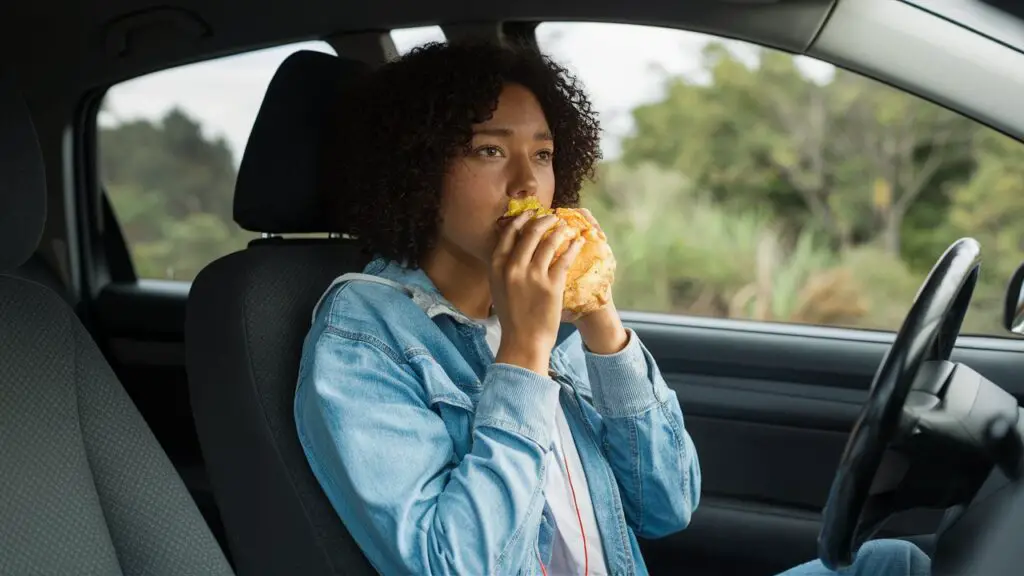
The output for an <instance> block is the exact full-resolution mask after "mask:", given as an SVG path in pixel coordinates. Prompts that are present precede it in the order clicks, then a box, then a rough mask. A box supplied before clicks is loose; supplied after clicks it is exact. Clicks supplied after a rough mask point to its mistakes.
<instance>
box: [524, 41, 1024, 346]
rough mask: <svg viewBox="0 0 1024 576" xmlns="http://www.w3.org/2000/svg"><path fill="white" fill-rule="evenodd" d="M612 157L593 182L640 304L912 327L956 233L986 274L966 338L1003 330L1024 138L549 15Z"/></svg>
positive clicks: (711, 46) (550, 49)
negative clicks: (979, 254)
mask: <svg viewBox="0 0 1024 576" xmlns="http://www.w3.org/2000/svg"><path fill="white" fill-rule="evenodd" d="M537 40H538V43H539V45H540V47H541V49H542V50H544V51H545V52H547V53H549V54H550V55H552V56H553V57H554V58H555V59H556V60H558V61H560V62H561V63H563V64H564V65H566V66H568V67H569V68H570V69H571V70H573V71H574V72H575V73H576V74H578V77H579V79H580V80H581V81H582V83H583V84H584V85H585V86H586V87H587V89H588V91H589V93H590V95H591V98H592V100H593V102H594V105H595V107H596V109H597V110H598V112H599V113H600V115H601V120H602V123H603V125H604V127H605V133H604V139H603V142H602V148H603V150H604V153H605V159H604V160H603V162H602V164H601V166H600V167H599V170H598V178H597V180H596V182H595V183H594V184H588V185H587V188H586V190H584V192H583V199H584V200H583V202H584V205H585V206H587V207H589V208H590V209H591V210H592V211H593V212H594V213H595V215H597V217H598V218H599V219H600V220H601V222H602V225H603V227H604V228H606V229H607V231H608V234H609V237H610V239H611V241H612V244H613V248H614V249H615V252H616V256H617V258H618V261H619V269H618V270H619V272H618V279H617V282H616V292H615V298H616V303H617V304H618V305H619V307H620V308H621V309H624V310H636V311H650V312H661V313H671V314H689V315H700V316H713V317H722V318H742V319H754V320H767V321H777V322H796V323H807V324H819V325H833V326H847V327H861V328H869V329H883V330H894V329H897V328H898V327H899V325H900V323H901V322H902V320H903V318H904V316H905V314H906V312H907V310H908V309H909V306H910V303H911V301H912V300H913V298H914V296H915V294H916V292H917V289H918V288H919V286H920V285H921V283H922V282H923V281H924V278H925V275H926V274H927V272H928V271H929V270H930V268H931V266H932V265H933V264H934V263H935V261H936V260H937V259H938V258H939V256H940V255H941V254H942V252H943V251H944V250H945V249H946V248H947V247H948V246H949V245H950V244H951V243H952V242H953V241H955V240H956V239H958V238H961V237H964V236H972V237H974V238H976V239H978V240H979V241H980V242H981V245H982V251H983V255H984V262H985V264H984V266H983V268H982V273H981V277H980V281H979V285H978V287H977V289H976V290H975V296H974V302H973V304H972V309H971V311H970V313H969V315H968V317H967V319H966V321H965V326H964V332H965V333H975V334H992V335H1003V334H1004V332H1003V330H1002V327H1001V306H1002V304H1001V302H1002V295H1003V289H1004V287H1005V285H1006V282H1007V281H1008V280H1009V278H1010V276H1011V273H1012V271H1013V270H1014V269H1015V268H1016V267H1017V266H1018V265H1019V264H1020V263H1021V261H1022V260H1024V234H1022V233H1021V230H1024V147H1022V145H1021V143H1020V142H1017V141H1015V140H1012V139H1010V138H1007V137H1005V136H1003V135H1001V134H999V133H997V132H995V131H993V130H991V129H988V128H986V127H984V126H981V125H980V124H978V123H976V122H974V121H972V120H969V119H966V118H964V117H962V116H959V115H957V114H955V113H953V112H950V111H948V110H945V109H943V108H940V107H938V106H936V105H934V104H931V103H929V102H927V101H925V100H923V99H920V98H917V97H915V96H911V95H908V94H906V93H903V92H901V91H899V90H897V89H894V88H892V87H889V86H887V85H884V84H881V83H879V82H876V81H873V80H870V79H867V78H865V77H862V76H859V75H857V74H854V73H851V72H848V71H846V70H842V69H837V68H835V67H833V66H831V65H829V64H826V63H823V62H819V61H814V60H812V59H809V58H806V57H801V56H792V55H789V54H786V53H783V52H780V51H776V50H771V49H766V48H761V47H757V46H753V45H750V44H745V43H742V42H737V41H732V40H724V39H720V38H716V37H712V36H707V35H703V34H697V33H693V32H686V31H680V30H670V29H658V28H651V27H644V26H633V25H617V24H597V23H545V24H542V25H541V26H539V27H538V29H537Z"/></svg>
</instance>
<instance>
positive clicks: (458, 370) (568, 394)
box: [295, 259, 701, 576]
mask: <svg viewBox="0 0 1024 576" xmlns="http://www.w3.org/2000/svg"><path fill="white" fill-rule="evenodd" d="M484 333H485V329H484V328H483V327H482V326H481V325H480V324H478V323H476V322H474V321H472V320H471V319H469V318H467V317H466V316H464V315H463V314H461V313H460V312H458V311H457V310H456V309H455V308H454V307H453V306H452V305H451V304H450V303H448V302H447V301H446V300H445V299H444V298H443V297H442V296H441V294H440V293H439V292H438V291H437V289H436V288H435V287H434V286H433V284H432V283H431V282H430V280H429V278H427V276H426V275H425V274H424V273H423V272H422V271H420V270H414V269H408V268H404V267H402V266H401V265H399V264H397V263H395V262H388V261H385V260H382V259H377V260H374V261H372V262H371V263H370V264H369V265H368V266H367V267H366V269H365V270H364V273H363V274H349V275H345V276H342V277H341V278H339V279H337V280H336V281H335V282H334V283H333V284H332V285H331V287H330V288H329V289H328V290H327V291H326V292H325V294H324V296H323V297H322V298H321V300H320V302H319V303H318V304H317V307H316V309H315V310H314V312H313V324H312V328H311V329H310V331H309V334H308V335H307V337H306V341H305V345H304V347H303V352H302V360H301V367H300V372H299V381H298V387H297V389H296V393H295V421H296V427H297V429H298V434H299V440H300V442H301V444H302V447H303V450H304V451H305V454H306V458H307V459H308V461H309V464H310V467H311V468H312V471H313V473H314V474H315V475H316V477H317V479H318V481H319V482H320V485H321V486H322V487H323V489H324V491H325V493H326V494H327V496H328V498H329V499H330V501H331V503H332V504H333V506H334V508H335V509H336V510H337V512H338V515H339V516H340V517H341V520H342V521H343V522H344V524H345V526H346V528H347V529H348V531H349V532H350V533H351V534H352V536H353V538H354V539H355V540H356V542H357V543H358V544H359V546H360V548H361V549H362V550H363V552H364V554H365V555H366V557H367V559H369V561H370V562H371V563H372V564H373V566H374V567H375V568H376V569H377V571H378V572H380V573H382V574H385V575H391V574H395V575H399V574H401V575H405V574H417V575H420V574H422V575H436V574H458V575H485V574H496V575H501V576H505V575H509V576H511V575H516V574H519V575H537V574H541V566H540V562H541V561H543V562H544V564H545V565H546V564H547V563H548V560H549V558H550V554H551V549H552V538H553V532H552V524H551V521H550V515H549V509H548V508H547V506H546V503H545V498H544V493H543V490H542V488H543V479H544V475H545V471H546V469H547V468H548V467H549V466H553V465H555V463H554V461H553V456H552V455H551V453H550V447H551V445H552V441H553V434H554V429H555V423H554V419H555V410H557V409H559V405H561V407H562V408H564V409H565V411H566V418H567V420H568V422H569V426H570V429H571V430H572V433H573V437H574V439H575V442H576V446H577V450H578V451H579V454H580V459H581V461H582V463H583V468H584V471H585V473H586V475H587V481H588V483H589V486H590V493H591V499H592V501H593V505H594V512H595V514H596V517H597V522H598V528H599V531H600V538H601V542H602V543H603V545H604V552H605V559H606V562H607V566H608V570H609V572H610V573H611V574H613V575H616V576H618V575H623V576H625V575H644V574H647V570H646V567H645V566H644V562H643V558H642V557H641V555H640V549H639V546H638V544H637V540H636V537H635V536H634V534H636V535H639V536H641V537H645V538H658V537H662V536H665V535H668V534H671V533H673V532H677V531H679V530H682V529H683V528H685V527H686V525H687V524H688V523H689V521H690V515H691V514H692V512H693V510H694V509H695V508H696V507H697V503H698V500H699V497H700V483H701V476H700V467H699V465H698V463H697V454H696V451H695V448H694V445H693V441H692V440H691V439H690V436H689V434H688V433H687V431H686V429H685V428H684V426H683V414H682V411H681V410H680V407H679V402H678V400H677V398H676V394H675V393H674V392H673V391H672V390H671V389H669V388H668V387H667V386H666V384H665V381H664V380H663V379H662V377H661V374H660V373H659V370H658V366H657V365H656V364H655V362H654V359H653V358H652V357H651V355H650V353H649V352H648V351H647V349H646V348H644V346H643V344H642V343H641V342H640V340H639V339H638V337H637V335H636V334H635V333H633V332H632V331H630V340H629V344H628V345H627V346H626V348H625V349H624V350H622V351H621V352H618V353H616V354H612V355H597V354H593V353H590V352H588V351H586V350H585V349H584V346H583V345H582V342H581V339H580V336H579V333H578V332H576V331H575V329H574V328H573V327H572V326H571V325H568V324H567V325H565V326H563V329H562V330H561V331H560V333H559V339H558V343H557V344H556V346H555V348H554V350H553V351H552V354H551V366H550V368H551V371H550V377H545V376H541V375H539V374H536V373H534V372H531V371H529V370H525V369H523V368H519V367H517V366H512V365H508V364H499V363H495V362H494V356H493V354H492V352H491V350H490V348H489V347H488V345H487V343H486V341H485V334H484Z"/></svg>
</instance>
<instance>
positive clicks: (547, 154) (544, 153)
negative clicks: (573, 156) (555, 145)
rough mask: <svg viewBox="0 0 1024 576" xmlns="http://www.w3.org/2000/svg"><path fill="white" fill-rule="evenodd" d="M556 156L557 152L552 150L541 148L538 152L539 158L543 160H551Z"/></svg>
mask: <svg viewBox="0 0 1024 576" xmlns="http://www.w3.org/2000/svg"><path fill="white" fill-rule="evenodd" d="M554 156H555V153H554V152H552V151H551V150H541V151H540V152H537V158H539V159H540V160H541V161H543V162H550V161H551V160H552V158H554Z"/></svg>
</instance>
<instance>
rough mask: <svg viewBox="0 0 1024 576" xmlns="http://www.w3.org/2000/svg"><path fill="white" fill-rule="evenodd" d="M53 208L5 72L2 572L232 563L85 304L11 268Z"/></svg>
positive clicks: (1, 144) (212, 571) (0, 315)
mask: <svg viewBox="0 0 1024 576" xmlns="http://www.w3.org/2000/svg"><path fill="white" fill-rule="evenodd" d="M45 218H46V181H45V173H44V170H43V158H42V155H41V153H40V150H39V143H38V141H37V140H36V134H35V128H34V127H33V124H32V120H31V117H30V115H29V110H28V108H27V106H26V105H25V102H24V101H23V100H22V99H21V96H20V95H19V94H18V92H17V90H16V88H15V85H14V82H13V79H12V78H11V77H10V76H7V75H5V74H4V73H3V71H2V70H0V574H5V575H6V574H12V575H21V574H26V575H27V574H46V575H50V574H53V575H58V574H59V575H64V574H74V575H86V574H102V575H110V574H122V575H125V576H182V575H196V576H199V575H202V576H221V575H225V576H226V575H229V574H232V570H231V567H230V566H229V564H228V562H227V560H226V559H225V557H224V554H223V552H222V550H221V549H220V547H219V546H218V545H217V542H216V541H215V540H214V538H213V536H212V535H211V534H210V530H209V529H208V528H207V526H206V524H205V523H204V522H203V518H202V516H201V515H200V514H199V511H198V510H197V509H196V506H195V503H194V502H193V501H192V499H191V498H190V497H189V494H188V492H187V490H186V489H185V486H184V484H182V481H181V479H180V478H179V477H178V475H177V473H176V472H175V471H174V467H173V466H172V465H171V462H170V461H169V460H168V459H167V456H166V454H164V452H163V450H161V448H160V445H159V444H158V443H157V441H156V439H155V438H154V437H153V434H152V433H151V432H150V430H149V428H148V427H147V426H146V423H145V422H144V421H143V419H142V416H141V415H140V414H139V412H138V410H136V408H135V406H134V405H133V404H132V402H131V400H130V399H129V398H128V395H127V394H126V393H125V391H124V388H122V387H121V384H120V383H119V382H118V380H117V377H116V376H115V375H114V373H113V371H112V370H111V368H110V366H109V365H108V364H107V363H106V361H105V360H104V358H103V356H102V355H101V354H100V351H99V349H98V348H97V346H96V344H95V343H94V342H93V341H92V339H91V338H90V337H89V334H88V333H87V332H86V331H85V328H84V327H83V326H82V324H81V323H80V322H79V321H78V318H77V317H76V316H75V313H74V311H73V310H72V309H71V308H70V307H69V306H68V304H67V302H65V301H64V300H63V299H61V297H59V296H58V295H57V294H56V293H54V291H53V290H51V289H49V288H46V287H44V286H42V285H40V283H38V282H36V281H33V280H27V279H25V278H24V277H20V276H18V275H15V274H12V273H11V272H12V271H13V270H15V269H17V268H18V267H19V266H20V265H21V264H22V263H24V262H25V261H26V260H27V259H28V258H29V257H30V256H31V255H32V253H33V252H34V251H35V249H36V245H37V243H38V242H39V238H40V235H41V234H42V230H43V224H44V221H45Z"/></svg>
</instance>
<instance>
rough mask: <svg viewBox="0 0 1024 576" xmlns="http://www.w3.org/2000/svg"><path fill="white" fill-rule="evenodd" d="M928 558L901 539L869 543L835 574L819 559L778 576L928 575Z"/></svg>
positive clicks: (929, 561)
mask: <svg viewBox="0 0 1024 576" xmlns="http://www.w3.org/2000/svg"><path fill="white" fill-rule="evenodd" d="M931 563H932V562H931V559H930V558H929V557H928V555H927V554H925V553H924V552H922V551H921V549H920V548H918V547H917V546H915V545H914V544H912V543H910V542H906V541H903V540H871V541H869V542H865V543H864V545H863V546H862V547H861V549H860V550H859V551H858V552H857V556H856V558H855V559H854V561H853V565H851V566H850V567H848V568H846V569H845V570H840V571H838V572H835V571H832V570H829V569H828V568H825V566H824V565H822V563H821V561H820V560H814V561H812V562H807V563H806V564H801V565H799V566H797V567H795V568H790V569H789V570H786V571H785V572H783V573H782V574H779V576H835V575H836V574H841V575H842V576H930V575H931Z"/></svg>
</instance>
